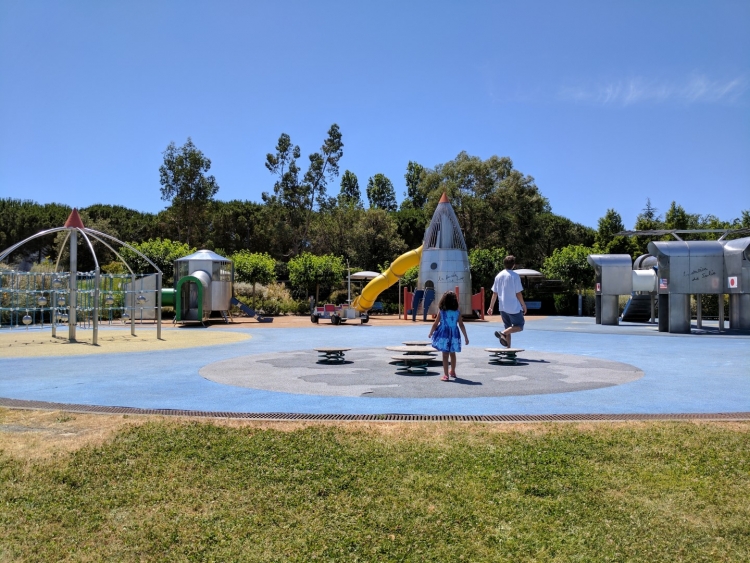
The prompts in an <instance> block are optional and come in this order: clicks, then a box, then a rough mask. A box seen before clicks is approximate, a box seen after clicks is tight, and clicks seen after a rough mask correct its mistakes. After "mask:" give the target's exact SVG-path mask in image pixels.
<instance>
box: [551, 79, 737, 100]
mask: <svg viewBox="0 0 750 563" xmlns="http://www.w3.org/2000/svg"><path fill="white" fill-rule="evenodd" d="M747 89H748V81H747V79H746V78H745V77H737V78H733V79H729V80H723V81H722V80H711V79H710V78H708V77H706V76H704V75H699V74H696V75H693V76H691V77H689V78H688V79H687V80H684V81H682V82H678V81H672V82H666V81H657V80H648V79H645V78H642V77H634V78H629V79H627V80H618V81H609V82H601V83H598V84H587V85H577V86H565V87H563V88H561V89H560V91H559V97H560V98H561V99H563V100H567V101H573V102H581V103H590V104H598V105H604V106H606V105H612V106H630V105H634V104H642V103H652V104H659V103H679V104H686V105H688V104H697V103H704V104H714V103H731V102H735V101H737V99H738V98H739V97H740V96H742V94H744V93H745V92H746V91H747Z"/></svg>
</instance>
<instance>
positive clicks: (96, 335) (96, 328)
mask: <svg viewBox="0 0 750 563" xmlns="http://www.w3.org/2000/svg"><path fill="white" fill-rule="evenodd" d="M93 329H94V337H93V345H94V346H98V341H99V266H97V267H96V269H95V270H94V319H93Z"/></svg>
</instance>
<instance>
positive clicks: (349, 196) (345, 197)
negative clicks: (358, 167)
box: [338, 170, 363, 208]
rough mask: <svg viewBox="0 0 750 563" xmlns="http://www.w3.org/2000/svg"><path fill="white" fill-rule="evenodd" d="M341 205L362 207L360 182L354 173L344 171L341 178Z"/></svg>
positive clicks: (339, 198) (339, 200) (339, 199)
mask: <svg viewBox="0 0 750 563" xmlns="http://www.w3.org/2000/svg"><path fill="white" fill-rule="evenodd" d="M338 203H339V205H344V206H346V205H351V206H354V207H358V208H361V207H363V205H362V194H361V193H360V190H359V181H358V180H357V176H356V175H355V174H354V172H350V171H349V170H346V171H344V174H343V175H342V176H341V191H340V192H339V196H338Z"/></svg>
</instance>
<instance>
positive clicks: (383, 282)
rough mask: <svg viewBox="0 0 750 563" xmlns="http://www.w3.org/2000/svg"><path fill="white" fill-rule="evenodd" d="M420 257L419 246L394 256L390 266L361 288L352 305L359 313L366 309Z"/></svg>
mask: <svg viewBox="0 0 750 563" xmlns="http://www.w3.org/2000/svg"><path fill="white" fill-rule="evenodd" d="M421 258H422V247H421V246H420V247H419V248H417V249H416V250H410V251H409V252H407V253H405V254H402V255H401V256H399V257H398V258H396V260H394V262H393V264H391V267H390V268H388V269H387V270H386V271H385V272H383V273H382V274H380V275H379V276H378V277H377V278H375V279H374V280H371V281H370V283H368V284H367V285H366V286H365V287H364V289H362V295H360V296H359V297H357V298H356V299H355V300H354V303H352V307H353V308H355V309H357V310H358V311H360V312H361V313H364V312H365V311H368V310H369V309H370V308H371V307H372V306H373V304H374V303H375V300H376V299H377V298H378V295H380V294H381V293H382V292H383V291H384V290H386V289H388V288H389V287H391V286H392V285H393V284H394V283H396V282H397V281H398V280H399V278H400V277H401V276H403V275H404V274H405V273H406V270H408V269H409V268H413V267H414V266H419V260H420V259H421Z"/></svg>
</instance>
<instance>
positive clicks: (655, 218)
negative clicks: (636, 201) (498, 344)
mask: <svg viewBox="0 0 750 563" xmlns="http://www.w3.org/2000/svg"><path fill="white" fill-rule="evenodd" d="M663 228H664V224H663V223H662V221H661V216H660V215H658V209H656V208H655V207H654V206H653V205H651V198H646V207H644V208H643V209H642V210H641V212H640V213H639V214H638V216H637V217H636V218H635V230H636V231H655V230H660V229H663ZM653 238H654V237H650V236H636V237H633V244H634V246H635V247H636V248H637V249H638V254H639V255H640V254H648V243H649V242H651V240H653Z"/></svg>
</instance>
